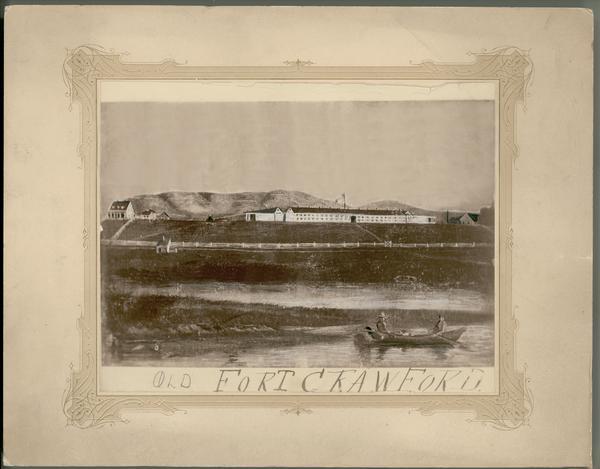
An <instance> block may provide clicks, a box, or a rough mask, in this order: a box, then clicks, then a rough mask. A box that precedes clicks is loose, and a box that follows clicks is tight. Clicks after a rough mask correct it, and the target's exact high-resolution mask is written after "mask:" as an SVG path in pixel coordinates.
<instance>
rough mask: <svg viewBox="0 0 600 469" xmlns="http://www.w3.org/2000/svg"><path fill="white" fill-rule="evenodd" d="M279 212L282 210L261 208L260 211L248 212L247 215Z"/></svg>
mask: <svg viewBox="0 0 600 469" xmlns="http://www.w3.org/2000/svg"><path fill="white" fill-rule="evenodd" d="M277 210H280V208H279V207H273V208H261V209H260V210H250V211H249V212H246V213H275V212H276V211H277Z"/></svg>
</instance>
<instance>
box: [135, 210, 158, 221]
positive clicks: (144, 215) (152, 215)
mask: <svg viewBox="0 0 600 469" xmlns="http://www.w3.org/2000/svg"><path fill="white" fill-rule="evenodd" d="M136 218H140V219H142V220H156V218H157V215H156V212H155V211H154V210H152V209H151V208H150V209H148V210H144V211H143V212H141V213H140V214H139V215H137V216H136Z"/></svg>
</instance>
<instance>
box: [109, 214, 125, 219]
mask: <svg viewBox="0 0 600 469" xmlns="http://www.w3.org/2000/svg"><path fill="white" fill-rule="evenodd" d="M108 218H112V219H113V220H119V219H124V218H125V214H124V213H109V214H108Z"/></svg>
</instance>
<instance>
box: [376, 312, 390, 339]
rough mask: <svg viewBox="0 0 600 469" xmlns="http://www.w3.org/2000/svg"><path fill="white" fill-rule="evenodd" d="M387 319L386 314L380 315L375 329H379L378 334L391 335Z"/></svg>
mask: <svg viewBox="0 0 600 469" xmlns="http://www.w3.org/2000/svg"><path fill="white" fill-rule="evenodd" d="M386 319H387V318H386V316H385V313H379V316H378V317H377V323H376V324H375V327H376V328H377V332H379V333H380V334H389V333H390V331H389V329H388V327H387V321H386Z"/></svg>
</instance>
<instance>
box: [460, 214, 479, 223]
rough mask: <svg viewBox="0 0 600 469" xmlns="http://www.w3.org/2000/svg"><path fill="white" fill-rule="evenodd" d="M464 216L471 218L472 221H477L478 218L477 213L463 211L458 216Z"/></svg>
mask: <svg viewBox="0 0 600 469" xmlns="http://www.w3.org/2000/svg"><path fill="white" fill-rule="evenodd" d="M464 216H467V217H469V218H470V219H471V220H473V221H477V220H479V214H478V213H468V212H467V213H464V214H463V215H462V216H461V217H460V218H463V217H464Z"/></svg>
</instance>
